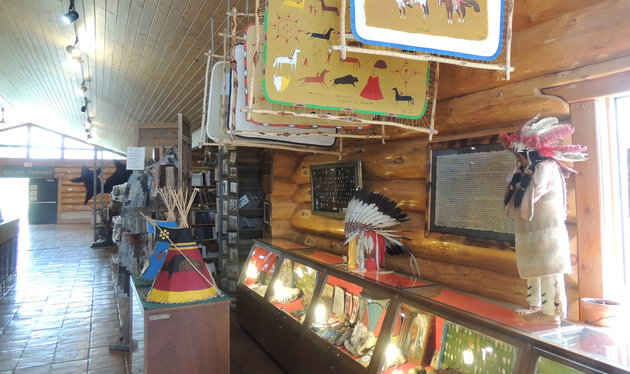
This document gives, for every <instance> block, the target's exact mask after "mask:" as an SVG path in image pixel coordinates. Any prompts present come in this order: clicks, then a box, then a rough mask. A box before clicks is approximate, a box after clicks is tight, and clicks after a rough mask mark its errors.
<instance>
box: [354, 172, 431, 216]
mask: <svg viewBox="0 0 630 374" xmlns="http://www.w3.org/2000/svg"><path fill="white" fill-rule="evenodd" d="M426 185H427V184H426V181H425V180H424V179H397V180H385V179H382V180H364V181H363V186H364V187H365V188H366V189H367V191H370V192H378V193H380V194H382V195H385V196H387V197H388V198H389V199H390V200H394V201H396V203H397V206H398V207H399V208H401V209H402V210H403V212H407V211H416V212H424V211H425V209H426Z"/></svg>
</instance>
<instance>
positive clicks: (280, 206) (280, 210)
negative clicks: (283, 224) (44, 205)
mask: <svg viewBox="0 0 630 374" xmlns="http://www.w3.org/2000/svg"><path fill="white" fill-rule="evenodd" d="M297 206H298V204H297V203H294V202H292V201H287V200H275V199H273V200H271V219H272V220H287V219H289V218H291V216H292V215H293V212H294V211H295V209H296V208H297Z"/></svg>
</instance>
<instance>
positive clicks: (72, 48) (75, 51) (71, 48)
mask: <svg viewBox="0 0 630 374" xmlns="http://www.w3.org/2000/svg"><path fill="white" fill-rule="evenodd" d="M77 45H79V37H77V38H76V39H74V45H67V46H66V52H68V53H70V54H71V55H72V57H80V56H81V50H80V49H79V47H77Z"/></svg>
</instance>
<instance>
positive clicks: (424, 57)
mask: <svg viewBox="0 0 630 374" xmlns="http://www.w3.org/2000/svg"><path fill="white" fill-rule="evenodd" d="M441 3H442V1H440V4H441ZM412 4H413V3H412ZM403 6H405V5H403ZM503 7H504V9H503V12H504V14H505V17H504V20H503V21H502V22H503V23H502V30H504V33H503V35H502V42H501V44H502V45H503V46H504V48H503V50H502V51H501V53H500V54H499V55H498V56H497V58H496V59H495V60H493V61H483V60H477V59H474V58H465V57H453V56H447V55H440V54H433V53H410V52H408V51H404V52H403V51H402V50H400V49H398V50H397V49H394V48H387V47H379V48H377V49H372V48H370V49H368V48H364V47H358V46H349V45H348V43H347V40H348V37H350V38H353V36H352V34H351V33H346V30H351V27H350V22H351V20H350V16H348V15H347V14H346V9H347V0H341V4H340V6H339V13H340V19H341V22H340V25H339V30H340V43H339V44H338V45H333V46H332V48H333V49H334V50H337V51H339V52H340V53H341V57H342V59H345V58H346V53H347V52H354V53H366V54H377V55H383V56H396V57H400V58H404V59H408V60H418V61H433V62H437V63H445V64H452V65H458V66H464V67H470V68H476V69H487V70H499V71H503V72H505V80H510V73H511V72H512V71H514V67H513V66H510V55H511V50H512V19H513V14H514V0H505V2H504V5H503Z"/></svg>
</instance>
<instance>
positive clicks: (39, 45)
mask: <svg viewBox="0 0 630 374" xmlns="http://www.w3.org/2000/svg"><path fill="white" fill-rule="evenodd" d="M69 5H70V1H69V0H23V1H15V0H0V14H2V21H1V22H0V98H2V99H4V100H5V101H6V103H8V107H7V110H6V120H7V122H9V123H11V122H13V123H15V121H18V122H22V121H23V122H33V123H36V124H38V125H41V126H43V127H46V128H50V129H53V130H55V131H58V132H61V133H65V134H68V135H72V136H75V137H78V138H83V139H85V138H86V133H85V130H84V126H83V124H84V122H85V121H86V119H87V117H88V115H89V117H90V118H91V120H92V129H93V130H92V136H93V137H92V139H91V141H92V142H94V143H95V144H99V145H102V146H105V147H109V148H113V149H115V150H118V151H123V152H124V151H126V148H127V146H134V145H136V142H137V139H136V137H137V127H138V125H139V124H141V123H160V122H172V121H175V119H176V115H177V113H178V112H181V113H183V114H184V115H185V116H186V117H187V118H188V119H189V120H190V122H191V123H192V125H193V129H194V128H197V127H199V126H200V125H201V117H202V106H203V95H204V92H203V91H204V80H205V71H206V62H207V57H206V53H208V52H209V51H210V50H211V48H212V47H213V39H214V48H215V51H218V52H219V53H222V48H223V47H222V42H223V36H220V35H219V33H224V32H225V30H226V17H227V16H226V12H227V10H228V9H230V8H232V7H235V8H236V9H238V10H239V11H245V10H246V8H247V7H249V8H250V10H251V9H252V8H253V7H254V0H250V1H245V0H233V1H228V0H108V1H103V0H100V1H99V0H76V2H75V8H76V11H77V12H78V13H79V15H80V18H79V19H78V21H77V22H75V23H74V24H72V25H66V24H65V23H64V22H63V21H62V19H61V17H62V15H63V14H65V13H66V12H67V11H68V8H69ZM75 26H76V33H77V36H78V40H79V42H78V46H79V48H80V49H81V51H82V55H81V58H82V60H83V64H82V66H83V76H82V75H81V71H80V70H79V71H71V70H70V69H69V68H68V61H69V60H70V54H69V53H67V52H66V46H67V45H70V44H74V41H75ZM83 80H85V86H86V87H87V93H86V98H87V100H88V105H87V111H86V112H81V107H82V106H83V105H84V99H83V97H82V96H81V95H79V94H77V93H76V89H77V88H78V87H79V86H80V85H81V83H82V81H83ZM2 99H0V101H1V100H2ZM13 110H15V112H17V113H14V112H13ZM17 114H19V115H20V117H16V115H17Z"/></svg>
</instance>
